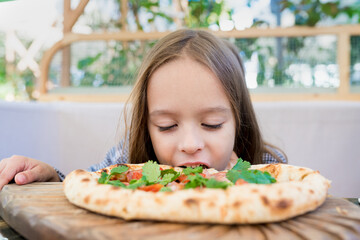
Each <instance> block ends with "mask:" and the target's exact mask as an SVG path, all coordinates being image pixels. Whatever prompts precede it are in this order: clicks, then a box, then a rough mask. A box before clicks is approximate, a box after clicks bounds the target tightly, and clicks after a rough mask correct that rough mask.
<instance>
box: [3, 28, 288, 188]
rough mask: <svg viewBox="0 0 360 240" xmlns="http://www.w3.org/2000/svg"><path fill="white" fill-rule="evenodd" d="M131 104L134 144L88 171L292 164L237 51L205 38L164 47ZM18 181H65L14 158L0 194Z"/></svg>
mask: <svg viewBox="0 0 360 240" xmlns="http://www.w3.org/2000/svg"><path fill="white" fill-rule="evenodd" d="M130 100H131V102H132V118H131V124H130V127H129V131H128V134H127V135H128V136H125V139H127V140H128V141H122V142H121V143H120V144H119V145H118V146H116V147H114V148H113V149H111V150H110V151H109V153H108V154H107V156H106V158H105V160H104V161H103V162H102V163H100V164H97V165H94V166H92V167H90V168H89V170H91V171H96V170H98V169H101V168H104V167H106V166H109V165H112V164H116V163H125V162H130V163H142V162H146V161H147V160H149V159H151V160H155V161H158V162H159V163H161V164H168V165H173V166H198V165H202V166H205V167H209V168H210V167H211V168H215V169H217V170H224V169H229V168H231V167H232V166H233V165H234V164H235V163H236V160H237V159H238V157H241V158H242V159H244V160H246V161H249V162H251V163H252V164H260V163H276V162H281V163H286V162H287V159H286V156H285V154H283V153H282V152H281V151H280V150H278V149H276V148H275V147H273V146H271V145H269V144H267V143H265V142H264V141H263V139H262V137H261V133H260V129H259V126H258V124H257V121H256V117H255V113H254V110H253V107H252V104H251V100H250V96H249V92H248V90H247V87H246V83H245V77H244V68H243V64H242V62H241V60H240V58H239V55H238V51H237V49H236V47H234V46H233V45H232V44H230V43H229V42H227V41H223V40H221V39H219V38H217V37H215V36H214V35H212V34H210V33H208V32H206V31H202V30H178V31H175V32H173V33H171V34H169V35H168V36H166V37H164V38H163V39H161V40H159V41H158V42H157V44H156V45H155V46H154V47H153V48H152V50H151V51H150V52H149V54H148V55H147V57H146V58H145V59H144V61H143V64H142V66H141V68H140V70H139V73H138V78H137V82H136V84H135V87H134V90H133V92H132V94H131V98H130ZM124 112H125V113H126V109H125V111H124ZM125 119H126V117H125ZM125 124H126V123H125ZM14 177H15V182H16V183H17V184H26V183H29V182H33V181H59V180H62V179H63V178H64V175H63V174H61V173H60V172H59V171H55V170H54V169H53V168H52V167H51V166H49V165H47V164H45V163H42V162H39V161H37V160H34V159H30V158H26V157H21V156H13V157H11V158H8V159H4V160H2V161H1V162H0V188H2V187H3V185H4V184H6V183H8V182H9V181H10V180H11V179H13V178H14Z"/></svg>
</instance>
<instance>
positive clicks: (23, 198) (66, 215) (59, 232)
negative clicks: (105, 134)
mask: <svg viewBox="0 0 360 240" xmlns="http://www.w3.org/2000/svg"><path fill="white" fill-rule="evenodd" d="M347 200H348V201H345V200H344V199H340V198H333V197H329V198H328V199H327V200H326V201H325V203H324V204H323V205H322V206H321V207H320V208H319V209H318V210H317V211H315V212H314V213H309V214H306V215H303V216H300V217H297V218H294V219H291V220H288V221H286V222H281V223H271V224H258V225H239V226H222V225H207V224H195V225H189V224H178V223H164V222H151V221H131V222H127V221H124V220H121V219H118V218H110V217H105V216H102V215H99V214H95V213H90V212H88V211H86V210H84V209H80V208H77V207H75V206H73V205H71V204H70V203H69V202H68V201H67V200H66V198H65V196H64V194H63V192H62V185H61V183H32V184H28V185H24V186H18V185H15V184H10V185H7V186H6V187H4V189H3V191H2V192H0V214H1V216H2V217H3V218H1V219H0V234H1V235H2V236H3V237H4V238H5V237H6V238H7V239H24V238H23V237H22V236H21V235H20V234H19V233H17V232H16V231H15V230H14V229H13V228H11V227H10V226H9V225H8V224H7V223H6V222H5V221H4V218H5V219H6V220H7V221H8V222H9V223H10V225H11V226H13V227H14V228H16V229H18V230H19V232H21V233H22V234H25V236H26V237H27V238H30V239H41V238H43V239H49V238H51V239H63V238H64V236H65V237H71V238H78V239H89V238H94V239H103V238H104V237H105V236H104V234H107V233H109V234H110V233H111V231H113V232H114V233H115V234H117V235H116V236H118V237H117V238H121V236H125V239H128V238H129V236H130V237H131V239H142V240H143V239H172V240H174V239H182V240H183V239H188V238H189V236H191V237H192V239H204V237H206V238H205V239H207V240H209V239H218V238H221V239H234V238H238V237H242V236H251V237H252V238H253V239H265V237H266V238H268V239H296V237H297V238H298V239H300V238H301V237H304V236H305V237H309V236H311V237H316V236H317V237H319V236H322V237H323V235H324V236H325V235H326V236H325V238H326V239H327V238H329V239H331V238H332V234H333V233H334V231H335V232H336V234H338V236H337V237H340V238H342V239H347V238H348V239H358V238H360V208H357V207H356V206H358V207H359V203H358V202H357V199H347ZM349 201H350V202H352V203H350V202H349ZM338 206H339V207H338ZM337 208H339V209H337ZM329 209H331V211H329ZM334 209H336V210H334ZM76 218H79V219H80V221H76ZM29 219H30V220H29ZM319 223H320V224H319ZM312 225H315V227H314V228H309V226H312ZM114 229H115V230H114ZM284 229H285V230H284ZM65 233H67V234H65ZM290 233H292V234H293V235H291V237H290V238H288V237H289V236H290V235H289V234H290ZM294 233H295V234H294ZM302 234H304V235H302ZM110 236H114V235H111V234H110ZM111 238H113V237H110V238H108V239H111Z"/></svg>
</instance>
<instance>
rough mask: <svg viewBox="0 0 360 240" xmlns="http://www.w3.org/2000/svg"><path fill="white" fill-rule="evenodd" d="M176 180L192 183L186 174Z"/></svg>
mask: <svg viewBox="0 0 360 240" xmlns="http://www.w3.org/2000/svg"><path fill="white" fill-rule="evenodd" d="M176 180H178V181H179V182H182V183H187V182H190V180H188V179H187V176H186V175H185V174H181V175H180V176H179V177H178V178H177V179H176Z"/></svg>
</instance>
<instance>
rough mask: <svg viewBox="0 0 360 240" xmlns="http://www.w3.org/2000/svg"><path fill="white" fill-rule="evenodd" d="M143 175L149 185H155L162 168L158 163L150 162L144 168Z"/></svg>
mask: <svg viewBox="0 0 360 240" xmlns="http://www.w3.org/2000/svg"><path fill="white" fill-rule="evenodd" d="M142 170H143V171H142V174H143V176H144V177H145V178H146V181H147V182H149V183H155V182H157V181H158V180H159V178H160V174H161V172H160V167H159V164H158V163H157V162H154V161H148V162H147V163H145V164H144V166H143V167H142Z"/></svg>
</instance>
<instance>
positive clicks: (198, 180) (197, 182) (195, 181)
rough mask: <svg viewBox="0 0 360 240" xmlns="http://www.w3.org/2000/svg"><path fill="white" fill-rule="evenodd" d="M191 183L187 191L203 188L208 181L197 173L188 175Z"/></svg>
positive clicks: (187, 184)
mask: <svg viewBox="0 0 360 240" xmlns="http://www.w3.org/2000/svg"><path fill="white" fill-rule="evenodd" d="M188 180H189V182H188V183H186V185H185V187H184V188H185V189H189V188H196V187H203V186H205V183H206V181H207V180H208V179H206V178H204V177H203V176H201V175H199V174H198V173H195V175H188Z"/></svg>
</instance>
